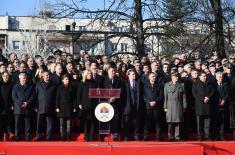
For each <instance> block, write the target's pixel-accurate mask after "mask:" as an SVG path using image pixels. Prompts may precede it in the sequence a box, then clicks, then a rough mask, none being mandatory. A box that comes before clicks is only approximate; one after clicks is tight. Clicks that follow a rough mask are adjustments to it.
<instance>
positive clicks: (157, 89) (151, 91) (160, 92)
mask: <svg viewBox="0 0 235 155" xmlns="http://www.w3.org/2000/svg"><path fill="white" fill-rule="evenodd" d="M151 101H156V106H155V107H150V104H149V102H151ZM144 102H145V106H146V109H162V108H163V103H164V89H163V86H162V84H161V83H158V82H155V83H154V85H153V86H152V85H151V84H150V82H149V80H148V81H147V82H146V83H145V85H144Z"/></svg>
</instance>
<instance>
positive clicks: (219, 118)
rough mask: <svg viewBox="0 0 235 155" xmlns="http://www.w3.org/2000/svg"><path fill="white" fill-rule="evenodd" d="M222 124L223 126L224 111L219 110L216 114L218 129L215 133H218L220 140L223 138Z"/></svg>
mask: <svg viewBox="0 0 235 155" xmlns="http://www.w3.org/2000/svg"><path fill="white" fill-rule="evenodd" d="M224 124H225V113H224V110H222V109H221V110H219V114H218V129H217V131H218V132H217V133H219V136H220V138H222V139H223V138H224Z"/></svg>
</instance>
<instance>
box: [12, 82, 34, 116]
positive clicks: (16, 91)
mask: <svg viewBox="0 0 235 155" xmlns="http://www.w3.org/2000/svg"><path fill="white" fill-rule="evenodd" d="M34 96H35V91H34V86H33V85H32V84H26V85H24V86H22V85H21V84H16V85H15V86H14V87H13V90H12V99H13V102H14V114H15V115H19V114H23V115H28V114H29V113H30V111H31V110H32V107H33V101H34ZM23 102H27V103H28V106H27V107H26V108H22V107H21V106H22V103H23Z"/></svg>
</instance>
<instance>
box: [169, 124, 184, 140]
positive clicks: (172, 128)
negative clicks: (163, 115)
mask: <svg viewBox="0 0 235 155" xmlns="http://www.w3.org/2000/svg"><path fill="white" fill-rule="evenodd" d="M181 129H182V123H168V139H176V140H181V138H182V137H181Z"/></svg>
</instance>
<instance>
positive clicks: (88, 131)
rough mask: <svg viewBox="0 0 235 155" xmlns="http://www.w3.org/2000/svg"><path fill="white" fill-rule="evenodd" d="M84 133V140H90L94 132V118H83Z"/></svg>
mask: <svg viewBox="0 0 235 155" xmlns="http://www.w3.org/2000/svg"><path fill="white" fill-rule="evenodd" d="M83 121H84V134H85V140H86V141H92V140H93V138H94V134H95V127H96V118H94V117H92V118H84V119H83Z"/></svg>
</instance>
